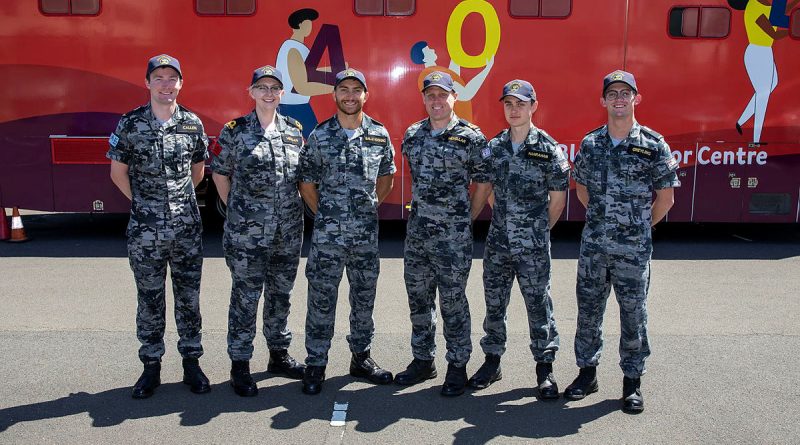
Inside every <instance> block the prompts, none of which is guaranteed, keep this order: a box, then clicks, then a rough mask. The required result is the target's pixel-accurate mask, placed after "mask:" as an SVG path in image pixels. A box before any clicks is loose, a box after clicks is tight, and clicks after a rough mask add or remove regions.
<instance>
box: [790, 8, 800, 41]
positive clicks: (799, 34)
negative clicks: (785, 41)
mask: <svg viewBox="0 0 800 445" xmlns="http://www.w3.org/2000/svg"><path fill="white" fill-rule="evenodd" d="M789 35H791V36H792V38H793V39H800V9H795V10H794V12H792V25H791V27H790V28H789Z"/></svg>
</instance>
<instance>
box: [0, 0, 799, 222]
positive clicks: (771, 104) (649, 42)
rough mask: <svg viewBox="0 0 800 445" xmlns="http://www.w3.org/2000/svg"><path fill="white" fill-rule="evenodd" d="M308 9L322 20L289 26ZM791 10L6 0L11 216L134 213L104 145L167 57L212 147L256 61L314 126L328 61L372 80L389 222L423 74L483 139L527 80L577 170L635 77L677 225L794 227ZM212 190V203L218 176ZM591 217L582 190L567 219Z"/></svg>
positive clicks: (2, 86) (542, 122) (3, 195)
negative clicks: (452, 80)
mask: <svg viewBox="0 0 800 445" xmlns="http://www.w3.org/2000/svg"><path fill="white" fill-rule="evenodd" d="M757 1H758V0H750V2H757ZM734 3H739V4H742V3H747V2H741V1H740V2H736V1H731V4H734ZM790 3H791V2H790ZM740 7H741V5H740ZM763 7H766V8H769V7H767V6H763ZM305 8H307V9H312V10H314V14H313V16H314V17H315V18H313V19H310V18H309V19H307V20H305V21H304V23H302V24H300V25H297V24H295V25H296V26H297V27H296V28H294V27H292V26H294V25H292V26H290V24H289V23H288V21H289V20H288V19H289V17H290V16H291V15H292V14H293V13H294V12H295V11H298V10H300V9H305ZM778 12H779V14H777V15H781V14H780V13H783V16H782V17H783V19H784V20H785V19H786V18H787V16H788V27H786V26H787V25H786V24H785V23H783V24H782V26H783V27H780V28H777V29H778V30H779V31H780V36H779V37H783V36H785V38H778V39H776V40H774V43H773V42H771V41H770V42H767V43H768V44H766V43H764V42H763V40H764V39H763V35H762V36H756V35H755V33H754V32H753V28H752V27H753V26H755V25H754V24H753V23H747V21H746V15H745V14H744V11H742V10H740V9H735V8H733V7H731V5H730V4H729V2H728V1H726V0H606V1H602V2H597V1H577V0H463V1H456V0H442V1H425V2H422V1H415V0H302V1H293V2H285V1H284V2H280V1H274V0H153V1H147V2H143V1H139V0H113V1H112V0H17V1H13V2H2V3H0V15H2V17H3V27H2V30H0V45H1V46H2V48H3V50H2V52H0V91H1V93H0V97H2V98H3V107H2V109H0V206H3V207H11V206H19V207H21V208H28V209H35V210H45V211H63V212H127V211H128V209H129V203H128V202H127V200H126V199H125V198H124V196H123V195H122V194H121V193H119V192H118V191H117V190H116V188H115V187H114V185H113V184H112V183H111V180H110V179H109V172H108V170H109V168H108V161H107V160H106V158H105V152H106V150H107V146H108V135H109V134H110V133H111V132H112V131H113V130H114V128H115V125H116V123H117V121H118V120H119V117H120V114H121V113H124V112H126V111H128V110H131V109H133V108H135V107H136V106H138V105H141V104H143V103H145V102H146V101H147V100H148V95H147V92H146V90H145V87H144V72H145V64H146V62H147V60H148V59H149V58H150V57H152V56H154V55H156V54H160V53H168V54H170V55H173V56H175V57H177V58H178V59H180V61H181V65H182V68H183V70H184V73H185V86H184V88H183V90H182V93H181V96H180V100H179V101H180V103H181V104H183V105H184V106H186V107H188V108H189V109H191V110H193V111H194V112H196V113H197V114H198V115H199V116H200V117H201V119H202V120H203V122H204V124H205V128H206V131H207V132H208V133H209V136H211V137H212V138H213V137H214V136H215V135H216V134H217V133H218V132H219V130H220V129H221V128H222V126H223V125H224V124H225V122H227V121H229V120H230V119H232V118H235V117H237V116H240V115H243V114H245V113H247V112H248V111H249V109H250V107H251V106H252V103H251V101H250V99H249V97H248V96H247V94H246V92H245V88H246V86H247V84H248V80H249V76H250V73H251V72H252V69H253V68H254V67H257V66H261V65H265V64H272V65H274V64H277V65H278V66H279V68H281V67H284V68H283V69H284V70H288V71H290V72H291V73H290V75H289V76H288V77H290V79H291V81H292V83H293V87H292V89H291V91H287V95H286V96H285V97H284V104H285V105H287V107H286V108H285V110H286V111H285V112H286V114H289V115H293V116H295V117H297V118H298V119H300V120H301V121H306V122H313V119H314V118H316V119H317V120H319V121H322V120H324V119H326V118H327V117H329V116H330V115H332V114H333V113H334V111H335V108H334V103H333V100H332V99H331V98H330V95H329V94H327V91H330V90H329V89H326V84H327V85H331V84H332V83H333V79H332V75H331V74H330V73H329V72H326V71H324V70H323V68H322V67H326V66H329V67H330V70H331V71H333V72H335V71H336V70H338V69H343V68H344V67H345V66H352V67H355V68H358V69H360V70H362V71H363V72H364V73H365V75H366V77H367V80H368V83H369V87H370V94H371V96H370V99H369V101H368V103H367V104H366V107H365V110H366V112H367V113H369V114H370V115H371V116H374V117H375V118H376V119H378V120H380V121H382V122H383V123H384V124H385V125H386V126H387V128H388V129H389V131H390V133H391V135H392V138H393V142H394V144H395V146H396V148H397V159H396V161H397V164H398V167H399V174H398V177H397V178H396V181H395V184H396V186H395V189H394V190H393V192H392V194H391V195H390V196H389V198H387V200H386V202H385V203H384V205H383V206H382V207H381V217H382V218H385V219H402V218H405V217H406V216H407V210H406V205H407V204H408V202H409V201H410V199H411V196H410V190H411V184H410V178H409V175H408V168H407V166H405V165H404V160H403V158H402V156H401V155H400V153H399V152H400V150H399V147H400V139H401V138H402V135H403V132H404V130H405V128H407V126H408V125H409V124H411V123H412V122H414V121H416V120H419V119H422V118H423V117H425V112H424V108H423V106H422V101H421V98H420V95H419V88H418V85H419V83H420V79H421V76H423V75H424V74H425V73H426V72H427V71H430V70H432V69H446V70H450V72H451V73H453V74H454V75H456V78H457V82H458V83H459V99H460V100H459V102H458V103H457V112H458V113H459V114H460V115H462V117H465V118H468V119H470V120H472V121H473V122H475V123H476V124H478V125H479V126H480V127H481V128H482V129H483V131H484V133H485V134H486V136H487V137H492V136H493V135H494V134H496V133H497V132H498V131H500V130H501V129H502V128H503V127H504V124H505V122H504V119H503V114H502V108H501V106H500V105H499V103H498V94H499V91H500V90H501V88H502V85H503V84H504V83H505V82H507V81H509V80H511V79H514V78H523V79H527V80H529V81H530V82H532V83H533V85H534V86H535V88H536V90H537V95H538V98H539V101H540V107H539V110H538V111H537V113H536V115H535V116H534V122H535V124H536V125H537V126H540V127H542V128H544V129H546V130H547V131H548V132H549V133H550V134H552V135H553V136H554V137H555V138H556V139H557V140H558V141H559V142H561V143H562V148H563V149H564V150H565V152H566V153H567V155H568V157H569V159H570V160H573V159H574V156H575V152H576V150H577V149H578V148H579V144H580V140H581V139H582V137H583V135H584V134H585V133H586V132H588V131H590V130H592V129H593V128H596V127H597V126H599V125H601V124H602V123H603V122H604V120H605V114H604V113H605V111H604V109H603V108H602V107H601V106H600V104H599V99H600V89H601V88H600V87H601V79H602V77H603V76H604V75H605V74H606V73H608V72H611V71H612V70H614V69H618V68H621V69H625V70H628V71H631V72H633V73H634V74H635V75H636V79H637V83H638V84H639V87H640V89H641V93H642V94H643V96H644V101H643V103H642V105H640V106H639V107H638V108H639V109H638V110H637V111H638V119H639V120H640V122H642V123H643V124H645V125H648V126H650V127H652V128H653V129H655V130H656V131H659V132H660V133H662V134H663V135H664V136H665V138H666V140H667V142H668V143H669V144H670V146H671V147H672V149H673V153H674V156H675V157H676V159H677V160H678V161H679V162H680V164H681V169H680V173H679V174H680V179H681V181H682V183H683V186H682V187H681V188H680V189H678V190H676V204H675V206H674V207H673V208H672V210H671V211H670V213H669V215H668V217H667V219H668V220H669V221H715V222H797V221H798V218H800V206H799V205H798V200H799V199H800V168H799V167H800V114H798V111H797V109H798V108H797V103H798V99H800V82H798V81H797V80H796V79H797V77H796V76H797V75H798V74H797V73H800V58H798V57H797V55H798V54H800V52H799V51H798V50H800V10H798V9H794V10H792V11H789V12H788V13H786V11H778ZM770 15H774V14H770ZM748 32H751V33H753V36H751V37H748ZM765 35H766V34H765ZM769 45H771V46H769ZM753 47H758V48H753ZM434 67H438V68H434ZM284 77H287V73H285V74H284ZM289 93H292V94H291V95H290V94H289ZM288 96H291V100H288V101H287V99H288ZM287 102H290V103H287ZM767 105H768V107H767ZM311 126H313V124H312V125H311ZM306 127H307V130H309V129H310V127H309V125H308V124H307V125H306ZM212 148H213V147H212ZM573 189H574V184H573ZM198 191H199V192H200V194H201V196H204V197H205V201H206V203H208V204H210V203H212V202H213V200H214V198H215V195H214V190H213V185H212V184H211V181H208V180H206V181H204V183H203V184H201V186H200V187H199V188H198ZM583 216H584V214H583V209H582V207H581V205H580V204H579V202H578V200H577V198H576V197H575V194H574V191H573V192H571V193H570V196H569V203H568V206H567V211H565V213H564V215H563V216H562V218H564V219H567V220H581V219H582V218H583Z"/></svg>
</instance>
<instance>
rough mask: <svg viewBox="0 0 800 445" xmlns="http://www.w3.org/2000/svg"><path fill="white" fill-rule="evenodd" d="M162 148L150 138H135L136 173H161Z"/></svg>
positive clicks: (134, 158)
mask: <svg viewBox="0 0 800 445" xmlns="http://www.w3.org/2000/svg"><path fill="white" fill-rule="evenodd" d="M160 151H161V150H160V147H159V146H158V145H157V144H156V143H155V141H154V140H151V139H149V138H141V137H140V138H135V139H134V150H133V158H132V161H133V164H134V165H132V166H131V167H133V169H134V170H135V171H140V172H142V173H146V174H150V175H156V174H160V173H161V153H160Z"/></svg>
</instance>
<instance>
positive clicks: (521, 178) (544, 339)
mask: <svg viewBox="0 0 800 445" xmlns="http://www.w3.org/2000/svg"><path fill="white" fill-rule="evenodd" d="M500 100H501V102H502V103H503V112H504V114H505V118H506V122H508V129H506V130H503V131H501V132H500V134H498V135H497V136H495V137H494V138H492V140H491V141H489V148H490V149H491V150H492V162H493V165H494V167H493V169H492V170H493V171H494V179H493V181H492V185H493V189H494V194H495V203H494V206H493V209H492V223H491V226H490V228H489V236H488V238H487V239H486V253H485V255H484V258H483V287H484V296H485V300H486V319H485V320H484V322H483V329H484V331H486V335H485V336H484V337H483V338H482V339H481V347H482V348H483V352H484V353H486V360H485V361H484V363H483V365H482V366H481V367H480V368H479V369H478V372H476V373H475V375H474V376H472V378H470V380H469V384H470V386H472V387H474V388H477V389H482V388H486V387H487V386H489V385H491V384H492V382H495V381H497V380H500V378H502V373H501V370H500V357H501V356H502V355H503V353H504V352H505V350H506V315H507V308H508V303H509V300H510V298H511V286H512V285H513V284H514V278H516V279H517V282H518V283H519V289H520V291H521V292H522V297H523V299H524V300H525V308H526V309H527V315H528V329H529V336H530V340H531V342H530V350H531V352H532V353H533V359H534V361H536V386H537V393H538V395H539V398H541V399H557V398H558V386H557V384H556V380H555V378H554V377H553V361H555V358H556V352H557V351H558V346H559V341H558V330H557V329H556V321H555V318H554V317H553V300H552V299H551V298H550V228H551V227H553V225H555V223H556V221H558V218H559V216H561V212H562V211H563V210H564V206H565V204H566V202H567V192H566V190H567V187H568V185H569V163H568V162H567V159H566V157H564V153H563V152H562V151H561V149H559V148H558V143H557V142H556V141H555V140H554V139H553V138H552V137H550V135H549V134H547V133H546V132H545V131H544V130H541V129H539V128H536V127H535V126H534V125H533V122H532V119H533V114H534V113H535V112H536V109H537V108H538V107H539V102H537V100H536V91H534V89H533V85H531V84H530V82H527V81H525V80H520V79H517V80H512V81H510V82H508V83H507V84H506V85H505V86H504V87H503V93H502V96H501V97H500Z"/></svg>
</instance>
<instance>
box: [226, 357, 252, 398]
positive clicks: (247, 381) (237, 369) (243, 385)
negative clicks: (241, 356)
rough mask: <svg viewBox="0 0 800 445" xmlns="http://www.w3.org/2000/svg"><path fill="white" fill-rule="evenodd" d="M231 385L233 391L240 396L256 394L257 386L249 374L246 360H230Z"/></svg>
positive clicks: (248, 364)
mask: <svg viewBox="0 0 800 445" xmlns="http://www.w3.org/2000/svg"><path fill="white" fill-rule="evenodd" d="M231 386H233V392H235V393H236V394H238V395H240V396H242V397H255V396H256V395H258V386H256V382H254V381H253V376H251V375H250V362H249V361H247V360H233V361H232V362H231Z"/></svg>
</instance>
